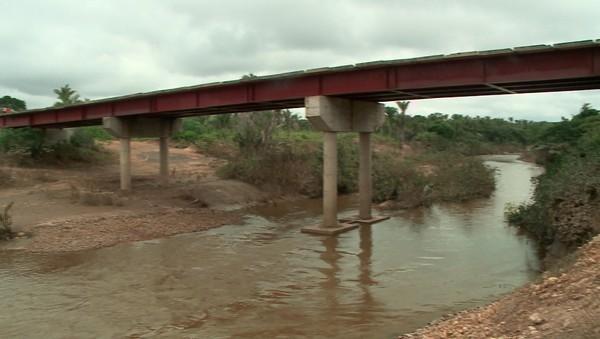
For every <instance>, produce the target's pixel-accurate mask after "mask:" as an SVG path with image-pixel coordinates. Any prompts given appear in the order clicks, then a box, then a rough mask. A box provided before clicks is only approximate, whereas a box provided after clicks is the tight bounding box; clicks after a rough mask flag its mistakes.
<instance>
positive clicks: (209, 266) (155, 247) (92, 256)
mask: <svg viewBox="0 0 600 339" xmlns="http://www.w3.org/2000/svg"><path fill="white" fill-rule="evenodd" d="M486 164H487V165H488V166H491V167H494V168H496V169H497V189H496V192H495V193H494V195H493V196H492V197H491V198H489V199H481V200H477V201H472V202H469V203H460V204H437V205H433V206H432V207H430V208H424V209H416V210H411V211H398V212H394V213H393V214H392V217H391V218H390V219H389V220H387V221H385V222H382V223H379V224H376V225H373V226H370V227H368V226H365V227H362V228H360V229H358V230H354V231H350V232H347V233H345V234H342V235H340V236H338V237H319V236H311V235H305V234H301V233H300V228H301V227H302V226H303V225H307V224H313V223H316V222H318V220H319V213H320V201H319V200H308V201H304V202H301V203H299V202H293V203H283V204H278V205H274V206H267V207H262V208H258V209H256V208H254V209H252V210H250V211H248V215H247V217H246V218H245V222H244V223H243V224H241V225H230V226H224V227H221V228H217V229H213V230H210V231H208V232H201V233H193V234H183V235H178V236H174V237H170V238H165V239H160V240H153V241H143V242H137V243H130V244H121V245H118V246H114V247H110V248H104V249H98V250H90V251H83V252H76V253H63V254H24V253H22V252H19V251H4V252H3V253H1V255H0V298H1V300H2V303H1V305H2V306H1V308H0V337H3V338H9V337H14V338H114V337H116V338H121V337H131V338H138V337H144V338H145V337H165V338H230V337H235V338H277V337H281V338H288V337H311V338H318V337H323V338H334V337H340V338H342V337H343V338H394V337H395V336H397V335H399V334H402V333H405V332H407V331H412V330H414V329H416V328H418V327H421V326H423V325H425V324H426V323H428V322H430V321H432V320H434V319H436V318H438V317H440V316H442V315H443V314H446V313H449V312H454V311H458V310H462V309H467V308H472V307H475V306H479V305H483V304H485V303H488V302H490V301H492V300H494V299H496V298H498V297H499V296H500V295H502V294H505V293H507V292H510V291H511V290H513V289H514V288H516V287H518V286H521V285H523V284H524V283H526V282H528V281H530V280H532V279H534V278H535V277H537V275H538V270H539V263H538V256H537V252H536V247H535V244H534V243H533V242H531V241H530V240H529V239H528V238H527V237H525V236H522V235H519V234H518V233H517V232H516V230H515V229H514V228H511V227H509V226H508V225H507V224H506V222H505V220H504V216H503V212H504V208H505V205H506V203H513V204H514V203H519V202H522V201H525V200H527V199H529V197H530V195H531V192H532V189H533V185H532V183H531V178H532V177H533V176H535V175H538V174H539V173H540V172H541V169H540V168H539V167H537V166H535V165H532V164H529V163H525V162H521V161H518V160H516V156H493V157H488V158H487V160H486ZM340 205H341V207H342V213H341V215H342V216H350V215H352V213H353V211H355V210H356V202H355V199H354V198H352V197H345V198H342V199H341V204H340Z"/></svg>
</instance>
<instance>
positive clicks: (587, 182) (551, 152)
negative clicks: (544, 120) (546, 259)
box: [508, 104, 600, 248]
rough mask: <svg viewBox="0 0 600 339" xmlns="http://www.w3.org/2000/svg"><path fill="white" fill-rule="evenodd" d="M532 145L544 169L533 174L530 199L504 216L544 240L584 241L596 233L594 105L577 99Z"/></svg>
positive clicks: (599, 127) (599, 188)
mask: <svg viewBox="0 0 600 339" xmlns="http://www.w3.org/2000/svg"><path fill="white" fill-rule="evenodd" d="M535 149H536V155H537V159H538V161H539V162H540V163H542V164H543V165H545V166H546V173H545V174H543V175H541V176H540V177H539V178H538V179H537V187H536V190H535V193H534V199H533V202H532V203H530V204H524V205H522V206H518V207H517V208H514V209H512V210H511V211H509V213H508V218H509V220H510V221H511V222H512V223H514V224H516V225H519V226H521V227H523V228H524V229H525V230H527V231H529V232H530V233H531V234H533V235H534V236H535V237H536V238H537V239H539V240H540V242H541V243H542V244H543V245H546V246H548V245H551V244H556V243H557V242H558V243H561V244H562V245H565V246H566V247H569V248H574V247H576V246H578V245H581V244H583V243H585V242H587V241H588V240H589V239H591V237H592V236H594V235H595V234H598V233H600V212H599V211H600V199H599V198H598V196H599V194H598V193H600V111H598V110H596V109H594V108H592V107H591V106H590V105H588V104H585V105H583V107H582V108H581V110H580V112H579V113H578V114H577V115H575V116H573V117H572V118H571V119H563V121H561V122H559V123H556V124H552V125H551V126H550V127H548V128H547V129H546V130H545V131H544V132H543V133H542V134H541V135H540V137H539V141H538V144H537V146H536V147H535Z"/></svg>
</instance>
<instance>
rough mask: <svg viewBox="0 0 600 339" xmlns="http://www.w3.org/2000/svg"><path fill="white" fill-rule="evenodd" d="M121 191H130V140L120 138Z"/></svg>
mask: <svg viewBox="0 0 600 339" xmlns="http://www.w3.org/2000/svg"><path fill="white" fill-rule="evenodd" d="M120 142H121V152H120V165H121V189H122V190H124V191H129V190H131V139H130V138H120Z"/></svg>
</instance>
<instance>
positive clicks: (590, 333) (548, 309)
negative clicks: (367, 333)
mask: <svg viewBox="0 0 600 339" xmlns="http://www.w3.org/2000/svg"><path fill="white" fill-rule="evenodd" d="M573 256H574V257H575V261H574V263H572V264H570V265H566V266H565V267H563V268H562V269H558V270H556V271H548V272H546V273H545V274H544V275H543V276H542V278H541V279H540V280H539V281H537V282H534V283H530V284H527V285H525V286H523V287H521V288H519V289H517V290H515V291H514V292H511V293H509V294H508V295H506V296H504V297H502V298H500V299H499V300H497V301H495V302H493V303H491V304H489V305H487V306H483V307H480V308H476V309H472V310H466V311H463V312H459V313H457V314H453V315H448V316H445V317H443V318H441V319H439V320H437V321H434V322H433V323H432V324H430V325H429V326H427V327H424V328H422V329H420V330H418V331H415V332H413V333H410V334H406V335H403V336H400V337H399V338H401V339H406V338H423V339H425V338H431V339H434V338H492V337H495V338H506V339H509V338H515V339H516V338H557V339H558V338H598V337H600V325H599V324H600V298H598V295H599V294H600V266H599V263H600V236H597V237H595V238H594V239H593V240H592V241H590V242H589V243H588V244H586V245H584V246H582V247H581V248H580V249H579V250H578V251H577V252H576V253H575V254H573Z"/></svg>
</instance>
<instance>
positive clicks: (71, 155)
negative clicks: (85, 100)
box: [0, 85, 111, 164]
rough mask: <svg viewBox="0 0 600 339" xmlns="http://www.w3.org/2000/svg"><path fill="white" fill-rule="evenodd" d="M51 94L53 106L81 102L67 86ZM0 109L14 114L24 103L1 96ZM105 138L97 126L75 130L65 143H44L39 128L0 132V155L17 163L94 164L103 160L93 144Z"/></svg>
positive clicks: (102, 130)
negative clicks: (53, 95)
mask: <svg viewBox="0 0 600 339" xmlns="http://www.w3.org/2000/svg"><path fill="white" fill-rule="evenodd" d="M54 93H55V94H56V95H57V99H58V101H57V102H56V103H55V104H54V106H64V105H69V104H73V103H77V102H81V100H80V98H79V94H77V92H76V91H75V90H73V89H71V88H70V87H69V85H65V86H63V87H61V88H58V89H55V90H54ZM0 107H8V108H10V109H11V110H12V111H14V112H18V111H21V110H24V109H26V104H25V102H24V101H22V100H19V99H16V98H11V97H9V96H5V97H3V98H1V99H0ZM109 139H111V136H110V135H109V134H108V133H107V132H106V131H104V129H102V128H100V127H81V128H77V129H75V130H74V132H73V134H72V135H71V136H70V138H69V139H68V140H65V141H60V142H48V140H47V138H46V133H45V131H44V130H41V129H33V128H19V129H1V130H0V154H2V155H4V157H5V158H12V159H14V161H16V162H18V163H21V164H30V163H34V162H35V163H45V164H62V163H65V162H95V161H99V160H103V159H105V158H106V157H107V154H106V153H104V152H102V149H101V148H100V147H99V146H98V145H97V144H96V141H97V140H99V141H104V140H109Z"/></svg>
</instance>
